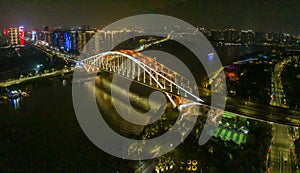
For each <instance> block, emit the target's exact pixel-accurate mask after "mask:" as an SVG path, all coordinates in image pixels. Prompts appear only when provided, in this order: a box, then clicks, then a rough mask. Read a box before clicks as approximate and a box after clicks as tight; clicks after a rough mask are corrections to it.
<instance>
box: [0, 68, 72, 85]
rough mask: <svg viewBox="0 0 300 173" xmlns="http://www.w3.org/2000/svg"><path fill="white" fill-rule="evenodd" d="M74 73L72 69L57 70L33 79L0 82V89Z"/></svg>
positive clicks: (32, 77) (25, 78)
mask: <svg viewBox="0 0 300 173" xmlns="http://www.w3.org/2000/svg"><path fill="white" fill-rule="evenodd" d="M73 71H74V68H71V70H57V71H54V72H51V73H44V74H40V75H35V76H31V77H24V78H20V79H14V80H10V81H7V82H0V87H4V88H5V87H9V86H12V85H17V84H20V83H23V82H28V81H32V80H36V79H40V78H46V77H53V76H58V75H63V74H65V73H71V72H73Z"/></svg>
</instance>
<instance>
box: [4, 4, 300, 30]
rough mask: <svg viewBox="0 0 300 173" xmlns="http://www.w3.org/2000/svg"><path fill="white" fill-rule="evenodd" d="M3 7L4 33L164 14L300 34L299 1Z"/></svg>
mask: <svg viewBox="0 0 300 173" xmlns="http://www.w3.org/2000/svg"><path fill="white" fill-rule="evenodd" d="M0 4H1V6H0V9H1V11H2V14H3V16H4V18H3V19H2V20H1V21H0V28H1V29H3V28H5V27H7V26H20V25H24V26H25V28H40V27H41V26H44V25H47V26H50V27H55V26H62V27H69V26H77V25H78V26H82V25H86V24H90V26H91V27H93V28H101V27H104V26H106V25H108V24H110V23H112V22H114V21H117V20H119V19H122V18H124V17H129V16H131V15H137V14H144V13H160V14H165V15H170V16H174V17H177V18H179V19H182V20H185V21H187V22H189V23H191V24H192V25H194V26H197V27H204V28H210V29H225V28H235V29H238V30H242V29H252V30H255V31H263V32H286V33H290V34H294V35H299V34H300V27H299V18H300V12H299V11H298V10H297V9H299V8H300V3H297V1H289V2H285V1H276V2H272V1H264V2H256V1H255V2H253V1H252V2H250V1H247V2H238V1H230V2H209V1H207V2H206V1H202V2H197V1H183V0H175V1H172V2H169V1H161V2H159V1H145V2H138V1H112V2H105V1H102V2H99V1H97V2H96V1H87V2H83V1H72V2H71V1H61V2H47V1H31V2H23V1H11V2H8V1H4V2H0ZM49 7H51V8H49ZM119 7H122V8H119ZM116 9H117V10H116ZM16 11H18V13H16ZM74 15H76V17H74Z"/></svg>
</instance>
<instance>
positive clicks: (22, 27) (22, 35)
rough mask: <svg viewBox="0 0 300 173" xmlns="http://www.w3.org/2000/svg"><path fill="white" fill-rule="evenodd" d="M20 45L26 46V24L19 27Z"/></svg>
mask: <svg viewBox="0 0 300 173" xmlns="http://www.w3.org/2000/svg"><path fill="white" fill-rule="evenodd" d="M19 45H21V46H24V26H20V27H19Z"/></svg>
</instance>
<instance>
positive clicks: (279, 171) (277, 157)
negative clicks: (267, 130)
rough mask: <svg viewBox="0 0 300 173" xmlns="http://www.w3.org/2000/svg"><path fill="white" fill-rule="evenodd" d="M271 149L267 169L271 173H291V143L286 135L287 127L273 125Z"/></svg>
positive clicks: (290, 139) (287, 134)
mask: <svg viewBox="0 0 300 173" xmlns="http://www.w3.org/2000/svg"><path fill="white" fill-rule="evenodd" d="M272 131H273V138H272V147H271V150H270V161H269V168H270V171H271V172H273V173H292V165H293V164H292V163H293V161H292V155H291V149H292V147H293V141H292V138H291V137H290V135H289V133H288V126H286V125H279V124H273V127H272Z"/></svg>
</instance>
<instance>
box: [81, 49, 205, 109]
mask: <svg viewBox="0 0 300 173" xmlns="http://www.w3.org/2000/svg"><path fill="white" fill-rule="evenodd" d="M80 63H81V64H83V65H84V67H85V69H86V70H87V71H88V72H92V71H99V70H104V71H109V72H113V73H117V74H118V75H122V76H124V77H126V78H131V79H134V80H136V81H137V82H140V83H145V84H148V85H150V86H152V87H156V88H157V89H159V90H161V91H163V92H164V93H165V94H166V96H167V97H168V99H169V100H170V101H171V103H172V104H173V106H174V107H177V106H178V105H180V107H178V108H179V109H182V108H184V107H185V106H191V105H201V102H204V101H203V100H202V99H200V98H199V97H198V96H196V95H195V94H193V93H198V92H196V91H197V90H198V87H197V85H196V84H195V83H192V82H190V81H189V80H188V79H186V78H185V77H183V76H181V75H180V74H179V73H177V72H176V71H174V70H172V69H170V68H168V67H166V66H164V65H163V64H161V63H159V62H157V61H155V60H154V59H152V58H150V57H148V56H146V55H143V54H141V53H138V52H135V51H132V50H119V51H108V52H103V53H100V54H97V55H94V56H91V57H89V58H86V59H83V60H81V61H80ZM146 74H147V75H148V76H149V77H148V76H147V75H146ZM155 85H156V86H155ZM172 93H174V94H175V95H179V94H180V93H184V96H185V97H186V98H188V99H179V100H180V101H179V102H181V103H178V102H177V103H175V101H174V100H173V99H172V95H173V94H172ZM177 97H178V96H177ZM188 100H190V101H188ZM191 100H193V101H194V102H192V104H191Z"/></svg>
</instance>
